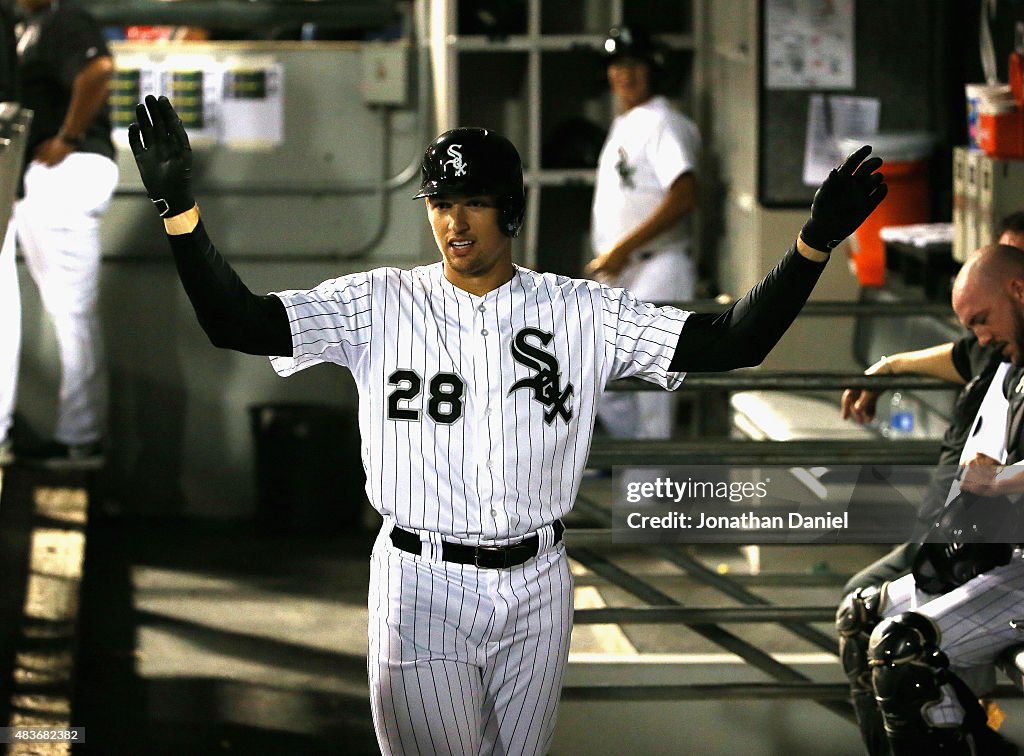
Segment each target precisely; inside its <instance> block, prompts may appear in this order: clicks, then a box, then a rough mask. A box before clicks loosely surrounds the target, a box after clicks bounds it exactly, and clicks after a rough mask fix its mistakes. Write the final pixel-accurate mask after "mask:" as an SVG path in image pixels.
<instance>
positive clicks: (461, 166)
mask: <svg viewBox="0 0 1024 756" xmlns="http://www.w3.org/2000/svg"><path fill="white" fill-rule="evenodd" d="M459 147H462V145H461V144H453V145H451V146H450V147H449V148H448V154H449V155H451V158H452V159H451V160H445V161H444V164H445V165H450V166H451V167H452V168H454V169H455V175H456V176H465V175H466V168H467V167H468V166H467V165H466V161H465V160H463V158H462V153H461V152H459V150H458V148H459Z"/></svg>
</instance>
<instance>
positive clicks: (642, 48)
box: [602, 26, 665, 91]
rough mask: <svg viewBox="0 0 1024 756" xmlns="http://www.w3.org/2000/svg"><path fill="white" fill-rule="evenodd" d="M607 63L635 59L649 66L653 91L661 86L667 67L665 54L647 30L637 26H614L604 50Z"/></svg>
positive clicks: (609, 32) (605, 42) (606, 40)
mask: <svg viewBox="0 0 1024 756" xmlns="http://www.w3.org/2000/svg"><path fill="white" fill-rule="evenodd" d="M602 53H603V55H604V60H605V63H606V64H608V63H614V62H615V61H616V60H620V59H622V58H635V59H636V60H642V61H643V62H644V63H646V64H647V67H648V70H649V73H648V76H649V78H650V86H651V90H652V91H655V90H656V89H657V86H658V84H660V80H661V75H662V73H663V69H664V67H665V53H664V51H663V50H662V49H661V47H659V46H658V45H657V44H656V43H655V42H654V40H653V39H652V38H651V35H650V34H649V33H648V31H647V30H646V29H642V28H640V27H637V26H613V27H612V28H611V29H610V30H609V31H608V37H607V38H606V39H605V41H604V47H603V49H602Z"/></svg>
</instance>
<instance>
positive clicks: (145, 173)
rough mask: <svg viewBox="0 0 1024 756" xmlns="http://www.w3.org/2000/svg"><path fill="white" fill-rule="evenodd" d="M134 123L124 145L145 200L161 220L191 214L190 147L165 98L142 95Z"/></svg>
mask: <svg viewBox="0 0 1024 756" xmlns="http://www.w3.org/2000/svg"><path fill="white" fill-rule="evenodd" d="M135 117H136V119H137V120H136V122H135V123H133V124H131V125H130V126H129V127H128V144H130V145H131V148H132V154H133V155H135V164H136V165H137V166H138V167H139V173H140V174H141V175H142V183H143V184H145V185H146V191H147V192H148V193H149V198H150V199H151V200H153V204H154V205H156V209H157V211H158V212H159V213H160V215H161V217H164V218H170V217H172V216H174V215H178V214H180V213H183V212H185V211H186V210H191V209H192V208H193V207H194V206H195V204H196V200H195V197H193V196H192V147H191V146H190V145H189V143H188V134H186V133H185V127H184V126H182V125H181V119H180V118H178V114H177V113H175V112H174V108H173V107H171V103H170V101H168V99H167V98H166V97H161V98H160V99H159V100H158V99H157V98H155V97H153V95H146V101H145V103H141V102H140V103H139V104H138V105H137V106H136V107H135Z"/></svg>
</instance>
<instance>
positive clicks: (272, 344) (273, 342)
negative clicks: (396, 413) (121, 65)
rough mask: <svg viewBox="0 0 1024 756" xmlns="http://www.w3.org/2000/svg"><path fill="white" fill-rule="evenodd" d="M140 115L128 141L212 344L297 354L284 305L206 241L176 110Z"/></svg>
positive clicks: (165, 105)
mask: <svg viewBox="0 0 1024 756" xmlns="http://www.w3.org/2000/svg"><path fill="white" fill-rule="evenodd" d="M135 114H136V118H137V121H136V122H135V123H133V124H131V126H129V127H128V142H129V144H130V145H131V148H132V154H134V155H135V163H136V165H138V167H139V173H140V174H141V175H142V183H143V184H145V185H146V191H147V192H148V193H149V198H150V199H151V200H152V201H153V204H154V205H156V208H157V210H158V212H159V213H160V215H161V216H162V217H163V218H164V229H165V231H166V232H167V238H168V241H169V242H170V245H171V251H172V252H173V253H174V262H175V265H176V266H177V268H178V276H179V277H180V278H181V282H182V284H183V285H184V287H185V293H186V294H187V295H188V298H189V300H190V301H191V302H192V308H193V309H194V310H195V313H196V318H198V320H199V325H200V326H202V328H203V330H204V331H206V335H207V336H209V338H210V342H211V343H212V344H213V345H214V346H218V347H222V348H224V349H234V350H236V351H239V352H245V353H247V354H263V355H275V356H277V355H280V356H289V355H291V354H292V337H291V328H290V326H289V324H288V315H287V313H286V312H285V309H284V305H283V304H282V302H281V300H280V299H278V298H277V297H275V296H273V295H268V296H257V295H255V294H253V293H252V292H251V291H249V289H248V287H246V285H245V284H244V283H242V280H241V279H240V278H239V277H238V275H237V274H236V273H235V271H234V270H233V269H232V268H231V266H230V265H229V264H228V262H227V260H225V259H224V258H223V257H221V255H220V254H219V253H218V252H217V249H216V247H214V245H213V242H212V241H210V238H209V236H207V234H206V229H205V227H204V226H203V223H202V221H201V219H200V217H199V206H198V205H196V202H195V198H194V197H193V195H192V186H191V183H192V148H191V146H190V145H189V142H188V134H186V133H185V128H184V126H182V124H181V119H180V118H178V115H177V113H175V112H174V108H173V107H171V103H170V102H169V101H168V100H167V98H166V97H161V98H160V99H159V100H158V99H156V98H155V97H153V96H152V95H149V96H147V97H146V102H145V103H144V104H141V103H140V104H139V105H138V107H136V109H135Z"/></svg>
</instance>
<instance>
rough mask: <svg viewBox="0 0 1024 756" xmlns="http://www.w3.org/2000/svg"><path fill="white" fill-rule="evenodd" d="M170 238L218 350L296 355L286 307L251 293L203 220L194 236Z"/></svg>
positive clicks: (201, 322) (188, 291) (180, 273)
mask: <svg viewBox="0 0 1024 756" xmlns="http://www.w3.org/2000/svg"><path fill="white" fill-rule="evenodd" d="M167 238H168V240H169V241H170V243H171V250H172V251H173V252H174V262H175V264H176V265H177V267H178V276H179V277H180V278H181V282H182V284H184V286H185V293H186V294H188V298H189V300H191V302H192V308H193V309H194V310H195V311H196V317H197V318H198V319H199V325H200V326H202V328H203V330H204V331H206V335H207V336H209V337H210V342H211V343H212V344H213V345H214V346H217V347H222V348H224V349H234V350H236V351H238V352H245V353H247V354H263V355H273V356H283V357H288V356H290V355H291V354H292V334H291V326H290V325H289V323H288V313H287V312H285V309H284V303H282V302H281V300H280V299H278V298H277V297H275V296H273V295H268V296H264V297H260V296H256V295H255V294H253V293H252V292H251V291H249V289H248V288H247V287H246V285H245V284H244V283H242V280H241V279H240V278H239V277H238V274H236V273H235V271H234V270H232V268H231V266H230V265H228V262H227V260H225V259H224V258H223V257H221V256H220V254H219V253H218V252H217V249H216V247H214V246H213V242H212V241H210V237H209V236H207V235H206V229H205V227H204V226H203V223H202V221H200V222H199V225H197V226H196V227H195V228H194V229H193V230H192V232H191V233H189V234H179V235H173V236H172V235H170V234H168V236H167Z"/></svg>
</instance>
